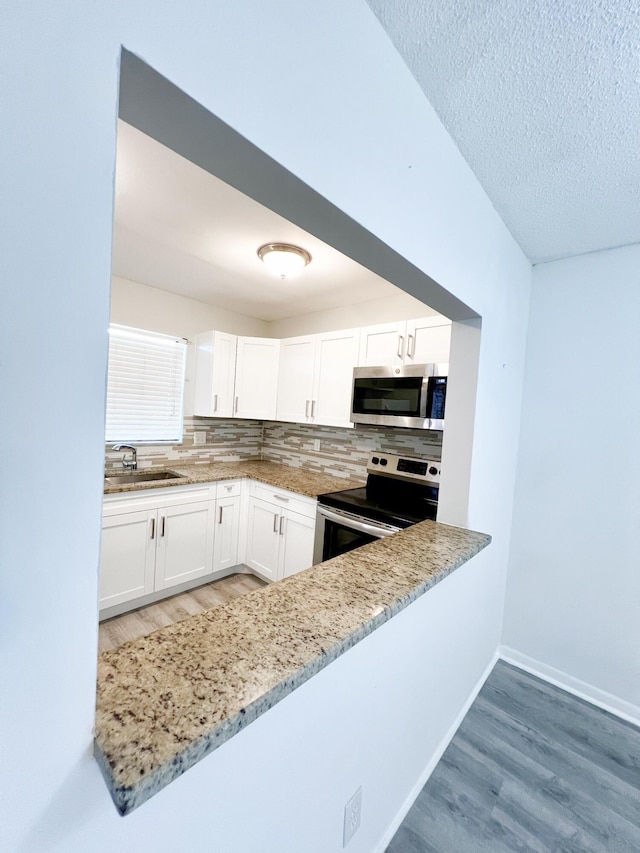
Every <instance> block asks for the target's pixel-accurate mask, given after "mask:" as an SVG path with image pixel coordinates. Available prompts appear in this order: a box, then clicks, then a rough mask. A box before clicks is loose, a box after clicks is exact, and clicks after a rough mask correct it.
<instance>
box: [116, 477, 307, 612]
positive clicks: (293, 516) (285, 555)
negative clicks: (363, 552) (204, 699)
mask: <svg viewBox="0 0 640 853" xmlns="http://www.w3.org/2000/svg"><path fill="white" fill-rule="evenodd" d="M243 489H245V490H246V491H244V492H243ZM315 506H316V502H315V500H312V499H311V498H306V497H304V496H302V495H296V494H294V493H293V492H288V491H285V490H283V489H274V488H273V487H271V486H266V485H264V484H262V483H257V482H255V481H250V482H247V481H245V483H244V485H243V484H242V481H240V480H234V481H223V482H219V483H209V484H205V485H203V486H194V487H189V486H183V487H178V488H168V489H149V490H147V491H140V492H137V493H126V494H122V495H114V496H108V497H107V498H105V503H104V508H103V518H102V545H101V554H100V610H103V611H104V610H107V609H108V608H111V607H115V606H117V605H122V604H126V603H127V602H132V605H131V606H132V607H135V606H136V604H135V601H136V599H140V598H142V597H143V596H147V595H151V594H152V593H160V592H162V591H163V590H166V591H167V595H170V594H171V589H172V588H173V587H177V586H179V585H180V584H186V583H189V582H191V581H194V580H197V579H198V578H201V577H206V576H208V575H211V574H215V573H218V572H224V571H225V570H230V569H233V567H234V566H237V565H238V564H239V563H245V564H246V565H247V566H249V567H250V568H251V569H253V570H254V571H255V572H256V574H258V575H260V576H261V577H263V578H264V579H265V580H268V581H274V580H279V579H280V578H283V577H287V576H288V575H291V574H294V573H295V572H298V571H300V570H301V569H306V568H308V567H309V566H310V565H311V564H312V562H313V538H314V532H315ZM159 597H161V596H156V598H159ZM122 609H123V610H124V609H126V608H122ZM120 612H122V611H120Z"/></svg>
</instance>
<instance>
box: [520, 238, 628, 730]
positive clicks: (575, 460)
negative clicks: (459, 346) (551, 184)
mask: <svg viewBox="0 0 640 853" xmlns="http://www.w3.org/2000/svg"><path fill="white" fill-rule="evenodd" d="M639 330H640V246H631V247H627V248H623V249H616V250H612V251H608V252H598V253H595V254H590V255H583V256H581V257H578V258H573V259H569V260H564V261H557V262H554V263H548V264H542V265H540V266H537V267H535V269H534V287H533V295H532V304H531V325H530V330H529V343H528V351H527V368H526V381H525V396H524V403H523V415H522V434H521V440H520V459H519V466H518V479H517V492H516V501H515V516H514V532H513V547H512V555H511V567H510V573H509V584H508V596H507V608H506V614H505V628H504V642H505V644H507V645H508V646H510V647H512V648H513V649H515V650H516V651H517V652H518V653H519V654H520V655H526V656H527V657H529V658H531V659H532V660H531V661H529V663H530V665H534V666H535V665H536V662H538V663H539V664H541V665H542V666H543V667H544V668H547V669H545V671H547V674H550V675H552V676H553V672H551V671H550V670H548V668H551V669H552V670H557V671H558V672H557V677H559V678H560V680H563V675H568V676H569V683H570V684H572V686H573V687H574V688H577V689H582V690H583V692H585V693H586V694H587V695H589V696H592V697H594V698H596V699H600V701H603V702H605V703H608V704H610V705H612V706H613V707H616V708H618V709H622V710H625V708H624V705H623V704H621V702H620V700H622V703H625V702H626V703H631V704H632V705H635V706H636V717H637V719H638V720H639V721H640V571H639V570H638V565H639V557H638V555H639V554H640V523H639V519H640V451H639V450H638V448H639V427H640V334H639ZM525 662H526V661H525ZM576 680H577V681H576ZM578 681H581V682H583V684H582V685H580V684H578V683H577V682H578ZM599 691H600V692H603V693H605V694H611V695H610V696H609V697H607V696H604V695H599V694H598V692H599ZM626 710H627V712H629V713H631V712H632V710H633V709H630V708H627V709H626Z"/></svg>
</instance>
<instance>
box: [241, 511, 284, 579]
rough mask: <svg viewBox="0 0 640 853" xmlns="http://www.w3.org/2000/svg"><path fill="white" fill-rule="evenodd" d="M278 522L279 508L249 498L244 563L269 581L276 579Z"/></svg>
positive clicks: (278, 547)
mask: <svg viewBox="0 0 640 853" xmlns="http://www.w3.org/2000/svg"><path fill="white" fill-rule="evenodd" d="M279 520H280V507H277V506H274V504H271V503H267V501H263V500H261V499H260V498H256V497H253V496H251V497H250V498H249V526H248V529H247V558H246V563H247V565H248V566H249V567H250V568H252V569H254V571H256V572H258V574H259V575H261V576H262V577H263V578H264V579H265V580H269V581H275V580H277V579H278V556H279V552H280V539H279V534H278V522H279Z"/></svg>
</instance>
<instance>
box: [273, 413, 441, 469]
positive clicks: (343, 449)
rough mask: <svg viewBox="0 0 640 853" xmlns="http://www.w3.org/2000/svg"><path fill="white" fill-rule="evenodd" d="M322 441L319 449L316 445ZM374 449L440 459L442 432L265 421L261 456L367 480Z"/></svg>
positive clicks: (296, 466)
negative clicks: (367, 469) (370, 457)
mask: <svg viewBox="0 0 640 853" xmlns="http://www.w3.org/2000/svg"><path fill="white" fill-rule="evenodd" d="M314 442H315V443H319V449H318V450H316V449H315V446H317V445H315V446H314ZM374 451H380V452H383V453H395V454H399V455H405V456H415V457H417V458H418V459H440V457H441V453H442V433H441V432H435V431H432V430H419V429H394V428H393V427H380V426H365V425H357V426H356V427H355V429H340V428H338V427H324V426H314V425H313V424H285V423H273V422H270V421H265V424H264V436H263V443H262V458H263V459H268V460H269V461H271V462H281V463H283V464H284V465H292V466H293V467H295V468H302V467H305V468H308V469H309V471H317V472H318V473H321V474H332V475H333V476H335V477H348V478H352V479H358V480H364V479H366V476H367V471H366V468H367V461H368V458H369V454H371V453H372V452H374Z"/></svg>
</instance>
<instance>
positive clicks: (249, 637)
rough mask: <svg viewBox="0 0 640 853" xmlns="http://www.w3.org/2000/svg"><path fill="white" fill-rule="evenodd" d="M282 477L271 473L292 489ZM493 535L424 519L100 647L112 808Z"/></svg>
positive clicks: (262, 706) (252, 715) (135, 796)
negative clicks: (145, 632)
mask: <svg viewBox="0 0 640 853" xmlns="http://www.w3.org/2000/svg"><path fill="white" fill-rule="evenodd" d="M239 464H245V463H239ZM246 464H248V463H246ZM261 464H264V463H261ZM212 467H215V468H216V469H217V470H219V469H220V468H221V467H222V465H220V464H218V463H216V464H215V466H212ZM278 467H281V466H278ZM293 470H295V469H293ZM301 474H302V476H303V478H306V477H307V476H309V475H308V474H307V473H306V472H301ZM207 476H208V475H207ZM247 476H252V477H253V476H254V474H253V473H252V474H247ZM205 480H206V477H205ZM205 480H203V481H205ZM289 482H290V485H289V486H284V485H283V484H282V481H280V480H279V481H278V483H277V484H276V483H275V482H274V483H272V485H283V487H284V488H292V489H295V490H296V491H300V484H299V483H298V482H296V484H295V485H294V483H293V481H289ZM342 482H343V483H344V481H342ZM332 488H333V487H332ZM303 494H309V491H303ZM490 541H491V537H490V536H488V535H485V534H482V533H475V532H473V531H469V530H464V529H462V528H458V527H450V526H448V525H444V524H437V523H436V522H433V521H424V522H422V523H420V524H416V525H414V526H413V527H409V528H407V529H406V530H402V531H400V532H399V533H395V534H394V535H392V536H389V537H386V538H385V539H381V540H378V541H376V542H373V543H371V544H370V545H365V546H363V547H361V548H358V549H356V550H355V551H351V552H349V553H348V554H344V555H342V556H340V557H335V558H334V559H332V560H328V561H327V562H325V563H321V564H320V565H318V566H314V567H312V568H310V569H306V570H305V571H303V572H300V573H298V574H296V575H293V576H291V577H289V578H285V579H284V580H281V581H278V582H277V583H274V584H271V585H270V586H268V587H265V588H264V589H260V590H256V591H255V592H252V593H248V594H247V595H244V596H242V597H241V598H239V599H236V600H234V601H231V602H229V603H227V604H223V605H220V606H218V607H214V608H213V609H211V610H208V611H206V612H205V613H201V614H199V615H197V616H192V617H190V618H188V619H185V620H184V621H183V622H178V623H176V624H174V625H170V626H169V627H167V628H163V629H161V630H159V631H156V632H155V633H153V634H150V635H148V636H146V637H142V638H140V639H138V640H133V641H131V642H129V643H126V644H125V645H123V646H120V647H119V648H117V649H114V650H112V651H107V652H103V653H102V654H101V655H100V658H99V663H98V692H97V712H96V733H95V750H94V751H95V755H96V758H97V759H98V762H99V764H100V767H101V769H102V772H103V775H104V777H105V780H106V782H107V785H108V787H109V790H110V792H111V795H112V797H113V800H114V802H115V804H116V807H117V808H118V810H119V812H120V813H121V814H127V813H129V812H130V811H132V810H133V809H135V808H136V807H137V806H139V805H140V804H141V803H143V802H145V800H147V799H149V797H151V796H153V795H154V794H155V793H157V792H158V791H159V790H161V789H162V788H163V787H164V786H165V785H168V784H169V783H170V782H171V781H172V780H174V779H175V778H177V777H178V776H180V775H181V774H182V773H184V772H185V770H187V769H188V768H189V767H191V766H193V765H194V764H195V763H196V762H197V761H199V760H200V759H201V758H203V757H204V756H205V755H207V754H208V753H210V752H212V751H213V750H214V749H216V747H218V746H220V745H221V744H223V743H224V742H225V741H227V740H229V738H231V737H233V735H234V734H236V733H237V732H238V731H240V730H241V729H242V728H244V727H245V726H247V725H249V724H250V723H251V722H252V721H253V720H255V719H256V718H257V717H258V716H260V715H261V714H263V713H264V712H265V711H268V710H269V708H271V707H272V706H273V705H275V704H276V703H277V702H279V701H280V700H281V699H283V698H284V697H285V696H287V695H288V694H289V693H291V692H292V691H293V690H295V689H296V688H297V687H299V686H300V685H301V684H302V683H304V682H305V681H306V680H307V679H309V678H311V677H312V676H313V675H314V674H315V673H317V672H319V671H320V670H321V669H322V668H323V667H325V666H327V665H328V664H330V663H331V662H332V661H334V660H335V659H336V658H337V657H339V656H340V655H341V654H343V653H344V652H345V651H347V650H348V649H349V648H351V647H352V646H354V645H355V644H356V643H357V642H359V641H360V640H362V639H363V638H364V637H366V636H367V635H368V634H370V633H371V632H372V631H374V630H375V629H376V628H378V627H379V626H380V625H382V624H383V623H384V622H386V621H387V620H388V619H391V618H392V617H393V616H394V615H395V614H397V613H398V612H399V611H400V610H402V609H403V608H405V607H406V606H407V605H409V604H410V603H411V602H412V601H414V600H415V599H416V598H418V597H419V596H421V595H422V594H423V593H425V592H426V591H427V590H428V589H429V588H430V587H432V586H434V585H435V584H436V583H438V582H439V581H441V580H442V579H443V578H444V577H446V576H447V575H448V574H450V573H451V572H452V571H454V570H455V569H457V568H458V567H460V566H461V565H463V564H464V563H465V562H467V561H468V560H469V559H471V558H472V557H473V556H474V555H475V554H477V553H478V552H479V551H481V550H482V549H483V548H485V547H486V546H487V545H488V544H489V542H490Z"/></svg>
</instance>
